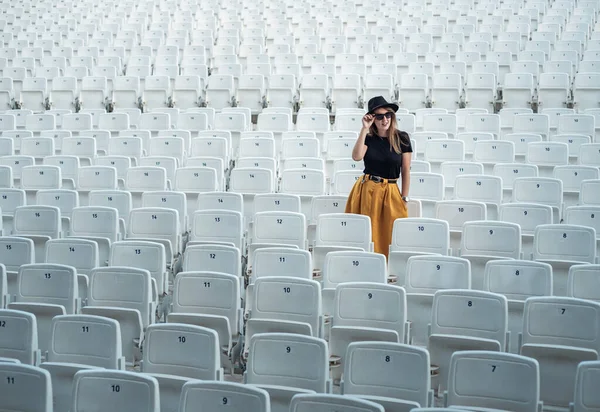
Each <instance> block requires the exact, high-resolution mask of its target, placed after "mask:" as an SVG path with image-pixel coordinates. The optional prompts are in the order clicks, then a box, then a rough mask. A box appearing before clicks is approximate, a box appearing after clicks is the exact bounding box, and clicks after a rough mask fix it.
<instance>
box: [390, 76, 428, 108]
mask: <svg viewBox="0 0 600 412" xmlns="http://www.w3.org/2000/svg"><path fill="white" fill-rule="evenodd" d="M398 92H399V98H398V99H399V100H398V104H399V106H400V107H403V108H406V109H408V110H411V111H414V110H416V109H420V108H424V107H426V106H427V104H428V102H429V83H428V79H427V75H426V74H423V73H403V74H401V75H400V87H399V90H398Z"/></svg>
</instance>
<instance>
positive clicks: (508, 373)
mask: <svg viewBox="0 0 600 412" xmlns="http://www.w3.org/2000/svg"><path fill="white" fill-rule="evenodd" d="M449 376H450V378H449V383H448V398H447V403H448V405H451V406H453V407H461V406H464V407H472V408H477V407H479V408H490V409H503V410H511V411H518V412H534V411H537V410H539V408H540V407H541V403H540V371H539V365H538V362H537V361H536V360H535V359H532V358H528V357H525V356H520V355H514V354H509V353H500V352H488V351H459V352H454V354H453V355H452V358H451V359H450V375H449ZM499 382H513V384H514V385H511V386H510V387H509V388H507V387H506V386H501V385H498V383H499Z"/></svg>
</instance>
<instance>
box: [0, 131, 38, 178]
mask: <svg viewBox="0 0 600 412" xmlns="http://www.w3.org/2000/svg"><path fill="white" fill-rule="evenodd" d="M6 135H7V132H4V133H3V136H6ZM19 143H20V142H19ZM0 165H2V166H5V167H9V168H10V170H11V174H12V179H10V181H12V183H14V185H15V186H17V187H19V186H20V183H21V177H22V170H23V168H24V167H27V166H33V165H35V159H34V158H33V157H31V156H18V155H15V156H2V157H1V158H0ZM6 180H9V179H8V177H7V178H6ZM10 186H11V187H12V186H13V184H11V185H10Z"/></svg>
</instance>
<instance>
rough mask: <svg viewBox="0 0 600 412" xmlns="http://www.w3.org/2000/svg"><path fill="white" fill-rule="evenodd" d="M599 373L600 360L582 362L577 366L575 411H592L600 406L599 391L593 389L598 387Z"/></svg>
mask: <svg viewBox="0 0 600 412" xmlns="http://www.w3.org/2000/svg"><path fill="white" fill-rule="evenodd" d="M599 374H600V362H598V361H587V362H581V363H580V364H579V366H577V376H576V377H575V397H574V399H573V400H574V402H573V409H572V410H573V411H574V412H591V411H593V410H594V409H597V408H598V407H599V406H600V399H598V392H597V391H595V390H593V388H596V387H598V380H599V379H600V376H599Z"/></svg>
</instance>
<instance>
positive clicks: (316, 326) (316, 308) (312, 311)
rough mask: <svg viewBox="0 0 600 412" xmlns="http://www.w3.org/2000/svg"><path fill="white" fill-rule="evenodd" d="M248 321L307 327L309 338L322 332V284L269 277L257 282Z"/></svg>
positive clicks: (287, 277) (284, 277)
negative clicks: (267, 320) (306, 325)
mask: <svg viewBox="0 0 600 412" xmlns="http://www.w3.org/2000/svg"><path fill="white" fill-rule="evenodd" d="M253 299H254V300H253V307H252V313H251V319H272V320H281V321H289V322H301V323H306V324H309V325H310V327H311V331H312V336H316V337H319V336H320V335H321V333H322V330H321V329H322V318H321V312H322V307H321V285H320V284H319V282H317V281H314V280H312V279H310V280H309V279H301V278H295V277H289V276H269V277H261V278H258V279H256V281H255V282H254V297H253Z"/></svg>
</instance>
